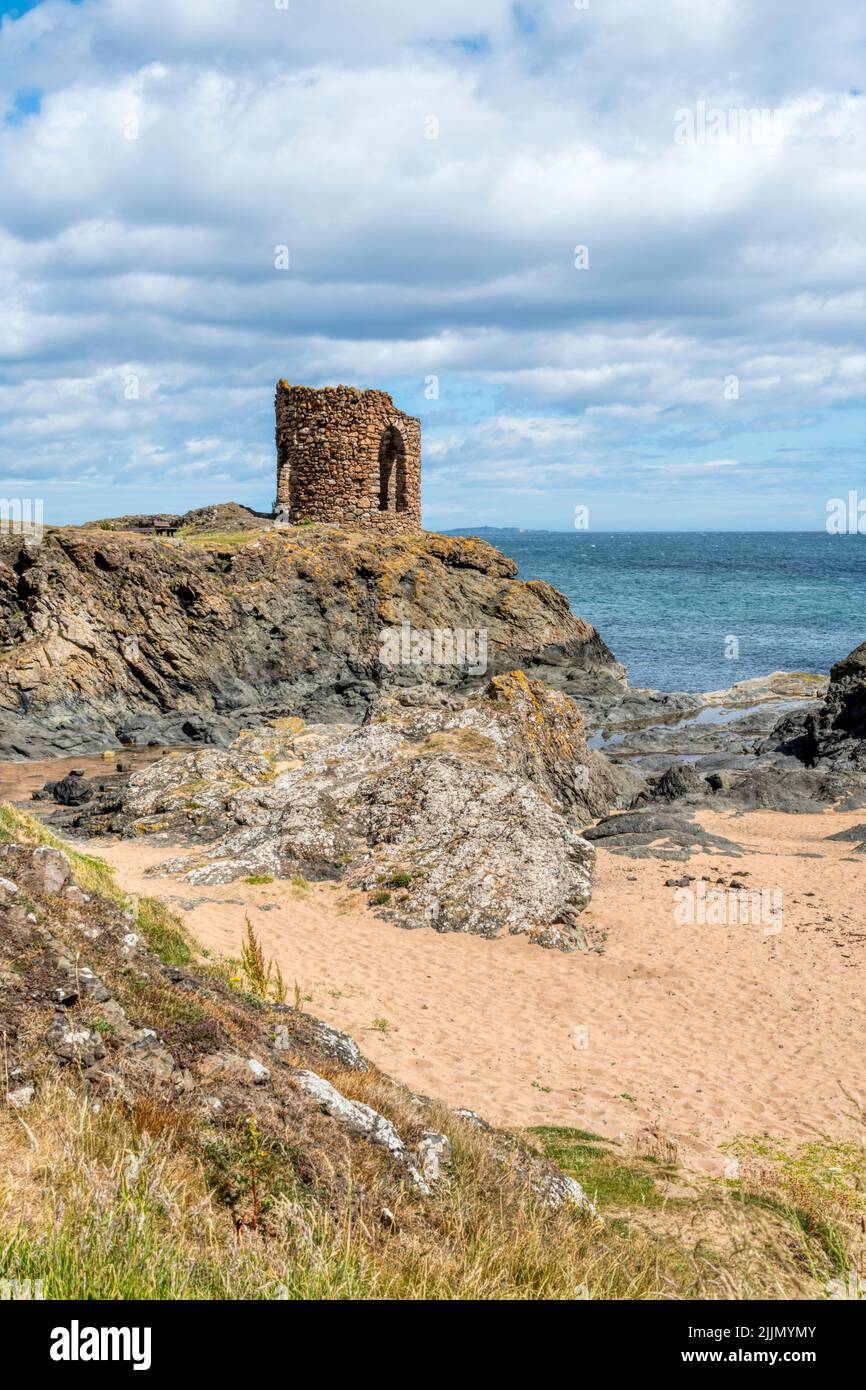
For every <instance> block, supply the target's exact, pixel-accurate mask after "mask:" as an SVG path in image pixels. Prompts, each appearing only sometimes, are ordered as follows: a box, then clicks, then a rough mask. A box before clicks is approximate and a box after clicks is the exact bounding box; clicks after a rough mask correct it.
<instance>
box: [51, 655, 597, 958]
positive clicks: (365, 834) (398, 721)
mask: <svg viewBox="0 0 866 1390" xmlns="http://www.w3.org/2000/svg"><path fill="white" fill-rule="evenodd" d="M121 803H122V804H121V809H120V811H119V813H117V814H116V815H115V816H114V819H113V820H112V828H113V829H115V830H119V831H120V832H121V833H123V834H128V835H136V836H142V835H147V834H148V833H150V832H151V831H153V832H158V833H161V834H164V833H166V832H168V833H170V834H171V835H172V836H173V837H174V838H176V839H178V840H190V839H192V840H194V841H198V842H199V843H200V844H201V846H202V852H201V855H200V857H199V859H198V860H197V861H196V862H195V863H193V864H192V865H190V863H189V861H188V860H187V861H177V862H175V863H172V864H171V865H170V867H171V868H172V869H173V870H175V871H177V872H182V873H183V874H184V875H185V877H186V879H187V880H188V881H189V882H191V883H194V884H197V885H201V884H215V883H228V882H231V881H232V880H234V879H237V878H239V877H245V876H249V875H256V874H273V875H278V876H281V877H291V876H294V875H303V876H304V877H305V878H308V879H331V880H334V879H340V880H343V881H345V882H346V884H347V885H348V886H349V887H352V888H355V889H358V890H361V891H363V892H365V893H368V894H369V895H370V897H369V901H370V903H371V904H372V906H373V907H374V908H375V909H376V910H377V912H379V914H380V915H383V916H385V917H387V918H389V919H390V920H392V921H394V922H396V923H397V924H398V925H399V926H403V927H420V926H432V927H434V928H435V929H436V930H437V931H442V932H451V931H460V932H471V933H474V934H478V935H482V936H487V937H495V936H499V935H500V934H502V933H515V934H523V935H525V936H527V937H528V938H529V939H530V940H532V941H534V942H538V943H539V944H542V945H547V946H555V947H558V948H559V949H562V950H573V949H575V948H578V949H579V948H583V947H584V946H585V945H586V944H587V943H586V940H585V937H584V933H583V931H582V930H581V927H580V922H579V918H580V914H581V913H582V911H583V909H584V908H585V906H586V905H587V903H588V902H589V898H590V893H591V887H592V869H593V861H594V850H593V848H592V846H591V845H590V844H589V843H588V842H587V840H586V839H585V838H584V837H583V836H582V834H581V833H580V831H581V827H582V826H584V825H587V824H588V823H589V822H590V821H592V820H594V819H595V818H596V817H597V816H599V815H601V814H603V813H604V812H605V811H607V810H608V809H609V808H610V806H611V805H612V804H614V796H613V795H612V783H611V781H610V779H609V777H608V776H607V775H606V772H605V764H604V759H603V758H600V757H599V756H598V755H592V754H591V753H590V752H589V750H588V749H587V745H586V737H585V733H584V727H583V720H582V717H581V714H580V711H579V709H578V707H577V705H576V704H575V703H574V701H573V700H571V699H570V698H569V697H568V696H566V695H562V694H559V693H557V692H556V691H552V690H549V689H548V688H547V687H546V686H544V685H542V684H541V683H540V682H537V681H531V680H529V679H528V678H527V677H526V675H525V674H524V673H523V672H522V671H512V672H507V673H504V674H503V675H501V676H497V677H494V679H493V680H491V681H490V682H489V683H488V685H487V687H486V688H485V689H484V690H483V691H481V692H479V693H477V694H474V695H470V696H465V697H460V696H457V695H454V694H447V693H443V692H440V693H439V694H438V696H437V697H435V698H434V697H431V696H429V695H428V696H426V697H425V698H419V693H418V692H405V693H404V694H403V695H402V696H401V697H391V698H388V699H386V700H383V701H381V702H380V704H379V705H378V706H377V709H376V712H375V714H374V716H373V718H372V719H371V720H370V721H369V722H368V723H367V724H364V725H363V726H361V727H360V728H359V727H356V726H352V725H347V724H341V725H333V724H330V725H327V724H319V725H305V724H304V723H303V721H302V720H300V719H292V720H277V721H274V722H273V723H272V724H271V725H267V726H265V727H264V728H261V729H259V730H257V731H255V732H250V733H247V734H244V735H243V736H241V737H240V738H239V739H237V740H236V741H235V743H233V744H232V745H231V747H230V748H228V749H206V750H205V749H202V750H198V751H195V752H190V753H178V752H175V753H173V754H170V755H168V756H167V757H165V758H162V759H160V760H159V761H158V762H155V763H153V764H151V765H150V766H148V767H146V768H143V769H141V770H139V771H138V772H136V773H134V774H133V775H132V777H130V779H129V781H128V784H127V786H126V790H125V792H124V794H123V796H122V798H121ZM88 820H89V821H92V822H93V823H94V824H96V825H97V826H100V827H101V807H100V805H99V804H97V805H95V806H93V807H92V808H87V809H86V811H85V813H84V814H83V816H82V817H81V819H80V820H79V822H78V823H79V825H81V828H84V829H86V828H87V825H88Z"/></svg>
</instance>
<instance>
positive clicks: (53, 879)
mask: <svg viewBox="0 0 866 1390" xmlns="http://www.w3.org/2000/svg"><path fill="white" fill-rule="evenodd" d="M29 878H30V884H31V886H32V887H33V889H34V890H35V891H36V892H37V893H42V894H44V895H45V896H46V897H51V896H53V895H55V894H57V893H60V892H61V891H62V890H63V889H64V888H65V887H66V885H67V884H68V883H69V882H70V880H71V878H72V865H71V863H70V861H69V856H68V855H67V854H64V853H63V850H62V849H53V848H52V847H51V846H50V845H40V846H39V848H38V849H35V850H34V851H33V853H32V855H31V856H30V874H29Z"/></svg>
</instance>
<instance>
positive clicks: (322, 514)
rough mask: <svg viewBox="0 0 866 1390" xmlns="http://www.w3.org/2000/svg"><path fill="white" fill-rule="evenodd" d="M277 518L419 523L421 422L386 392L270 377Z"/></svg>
mask: <svg viewBox="0 0 866 1390" xmlns="http://www.w3.org/2000/svg"><path fill="white" fill-rule="evenodd" d="M275 405H276V422H277V423H276V438H277V501H276V514H277V518H278V519H280V518H284V519H285V520H287V521H289V522H291V523H292V524H294V525H297V524H299V523H301V522H304V521H326V522H332V523H335V524H337V525H342V526H361V527H367V526H376V527H383V528H385V529H386V530H389V531H404V532H405V531H417V530H420V527H421V422H420V420H417V419H415V417H414V416H412V415H406V414H404V412H403V411H402V410H398V409H397V408H396V406H395V405H394V402H393V401H392V400H391V397H390V396H389V395H388V393H387V392H386V391H359V390H356V389H355V388H354V387H351V386H330V387H325V388H324V389H322V390H314V389H313V388H312V387H309V386H290V385H289V383H288V382H287V381H279V382H278V383H277V392H276V402H275Z"/></svg>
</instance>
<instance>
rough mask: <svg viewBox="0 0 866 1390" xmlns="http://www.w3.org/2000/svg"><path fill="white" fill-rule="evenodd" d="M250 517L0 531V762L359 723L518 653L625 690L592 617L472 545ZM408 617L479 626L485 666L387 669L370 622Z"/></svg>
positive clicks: (426, 628) (533, 662)
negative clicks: (37, 533)
mask: <svg viewBox="0 0 866 1390" xmlns="http://www.w3.org/2000/svg"><path fill="white" fill-rule="evenodd" d="M217 516H218V509H214V519H215V520H216V518H217ZM251 516H252V514H247V522H246V524H245V526H244V528H242V529H241V531H239V532H238V533H237V534H233V535H230V536H221V535H219V534H213V535H211V536H210V537H209V536H208V533H207V531H202V530H201V529H200V526H198V525H195V524H193V523H190V524H189V525H188V526H186V525H185V526H184V528H183V533H182V534H181V535H179V536H178V537H177V538H174V539H165V538H162V537H155V536H142V535H138V534H134V533H133V532H131V531H119V530H112V529H104V527H105V526H107V525H108V523H104V524H103V526H102V527H94V528H81V529H75V528H66V529H61V530H54V531H51V530H49V531H48V532H47V533H46V535H45V537H44V539H43V541H42V543H41V544H36V543H35V542H34V541H33V540H27V539H23V538H21V537H14V536H7V537H4V538H3V539H2V542H0V654H2V659H0V756H2V757H6V758H27V757H39V756H43V757H46V756H51V755H62V754H63V753H76V752H81V753H83V752H88V751H94V752H95V751H99V750H102V749H105V748H112V747H117V746H118V744H120V743H126V744H136V745H146V744H172V745H175V744H181V743H186V742H190V743H200V744H216V745H225V744H227V743H228V742H230V741H231V739H232V738H234V737H236V736H237V734H238V733H239V731H240V730H241V729H242V728H244V727H253V726H255V725H257V724H260V723H261V722H263V720H264V719H266V718H269V717H277V716H281V715H292V714H298V715H301V716H303V717H304V718H306V719H315V720H317V721H321V722H334V721H345V722H351V723H360V722H362V721H363V720H364V719H365V718H367V717H368V716H369V714H370V711H371V709H372V708H373V706H374V705H375V703H376V702H377V700H378V699H379V698H380V697H381V696H382V694H383V693H386V694H387V693H388V692H391V691H399V690H412V689H418V690H424V689H427V690H429V689H431V688H435V689H439V690H446V691H447V690H449V689H470V688H472V687H473V686H476V687H477V686H478V685H480V684H483V682H484V681H485V680H486V679H489V677H490V676H491V675H495V674H496V673H498V672H501V671H506V670H511V669H514V668H515V667H522V668H523V669H525V670H527V671H528V672H529V673H530V674H536V675H540V676H545V675H546V676H556V677H557V679H556V681H555V683H556V684H560V685H562V684H565V683H567V682H568V681H572V682H575V681H576V682H577V683H578V684H580V682H581V681H584V682H585V683H588V684H589V685H590V686H593V685H595V684H597V683H599V682H602V683H604V684H606V685H607V686H608V687H610V688H611V689H615V690H619V689H620V688H621V687H622V686H623V683H624V679H625V672H624V670H623V668H622V667H621V666H619V665H618V663H617V662H616V661H615V659H614V657H613V656H612V654H611V652H610V651H609V650H608V648H607V647H606V646H605V644H604V642H603V641H602V639H601V638H600V637H599V635H598V633H597V632H596V631H595V629H594V628H592V627H590V626H589V624H588V623H585V622H583V621H581V619H579V618H576V617H575V616H574V615H573V614H572V613H571V611H570V610H569V607H568V603H567V601H566V599H565V598H564V597H563V596H562V595H561V594H559V593H558V592H557V591H556V590H555V589H552V588H551V587H550V586H549V585H547V584H544V583H542V582H539V581H533V582H531V583H526V584H524V583H522V582H520V581H519V580H518V579H517V578H516V577H515V576H516V565H515V564H514V562H513V561H511V560H509V559H507V558H506V557H505V556H503V555H501V554H499V553H498V552H497V551H496V550H493V549H492V548H491V547H490V546H489V545H487V544H486V543H485V542H483V541H480V540H477V539H471V538H470V539H464V538H460V537H446V536H438V535H434V534H420V535H417V536H410V537H398V536H384V535H381V534H376V535H372V534H368V533H363V532H351V531H344V530H341V529H340V528H338V527H335V526H327V527H325V526H310V527H303V526H301V527H294V528H288V529H287V530H282V529H280V530H274V529H273V528H272V527H270V526H269V525H268V524H267V523H266V522H264V521H258V523H257V524H254V523H256V518H254V517H253V518H252V521H251V520H250V517H251ZM183 520H184V521H185V522H186V520H187V519H186V518H184V519H183ZM403 624H409V625H410V626H411V628H412V629H413V630H416V631H423V632H432V631H434V630H436V629H448V630H457V629H466V630H470V631H479V630H484V632H485V634H486V669H483V670H480V671H479V670H473V669H472V668H471V667H469V666H468V665H467V663H465V662H464V663H463V664H461V663H459V662H456V661H455V662H451V663H449V664H445V665H440V666H436V667H434V666H432V665H431V664H429V663H428V664H421V663H419V662H418V661H410V662H405V663H404V662H402V661H399V662H397V663H396V664H392V663H387V664H386V662H385V661H384V660H383V649H382V633H383V631H385V630H393V629H401V630H402V625H403ZM422 662H423V656H422Z"/></svg>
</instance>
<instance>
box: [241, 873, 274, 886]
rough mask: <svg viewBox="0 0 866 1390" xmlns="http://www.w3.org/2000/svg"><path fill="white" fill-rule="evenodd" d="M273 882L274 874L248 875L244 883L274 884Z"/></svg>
mask: <svg viewBox="0 0 866 1390" xmlns="http://www.w3.org/2000/svg"><path fill="white" fill-rule="evenodd" d="M273 881H274V876H273V874H247V876H246V878H245V879H244V883H252V884H258V883H273Z"/></svg>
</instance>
